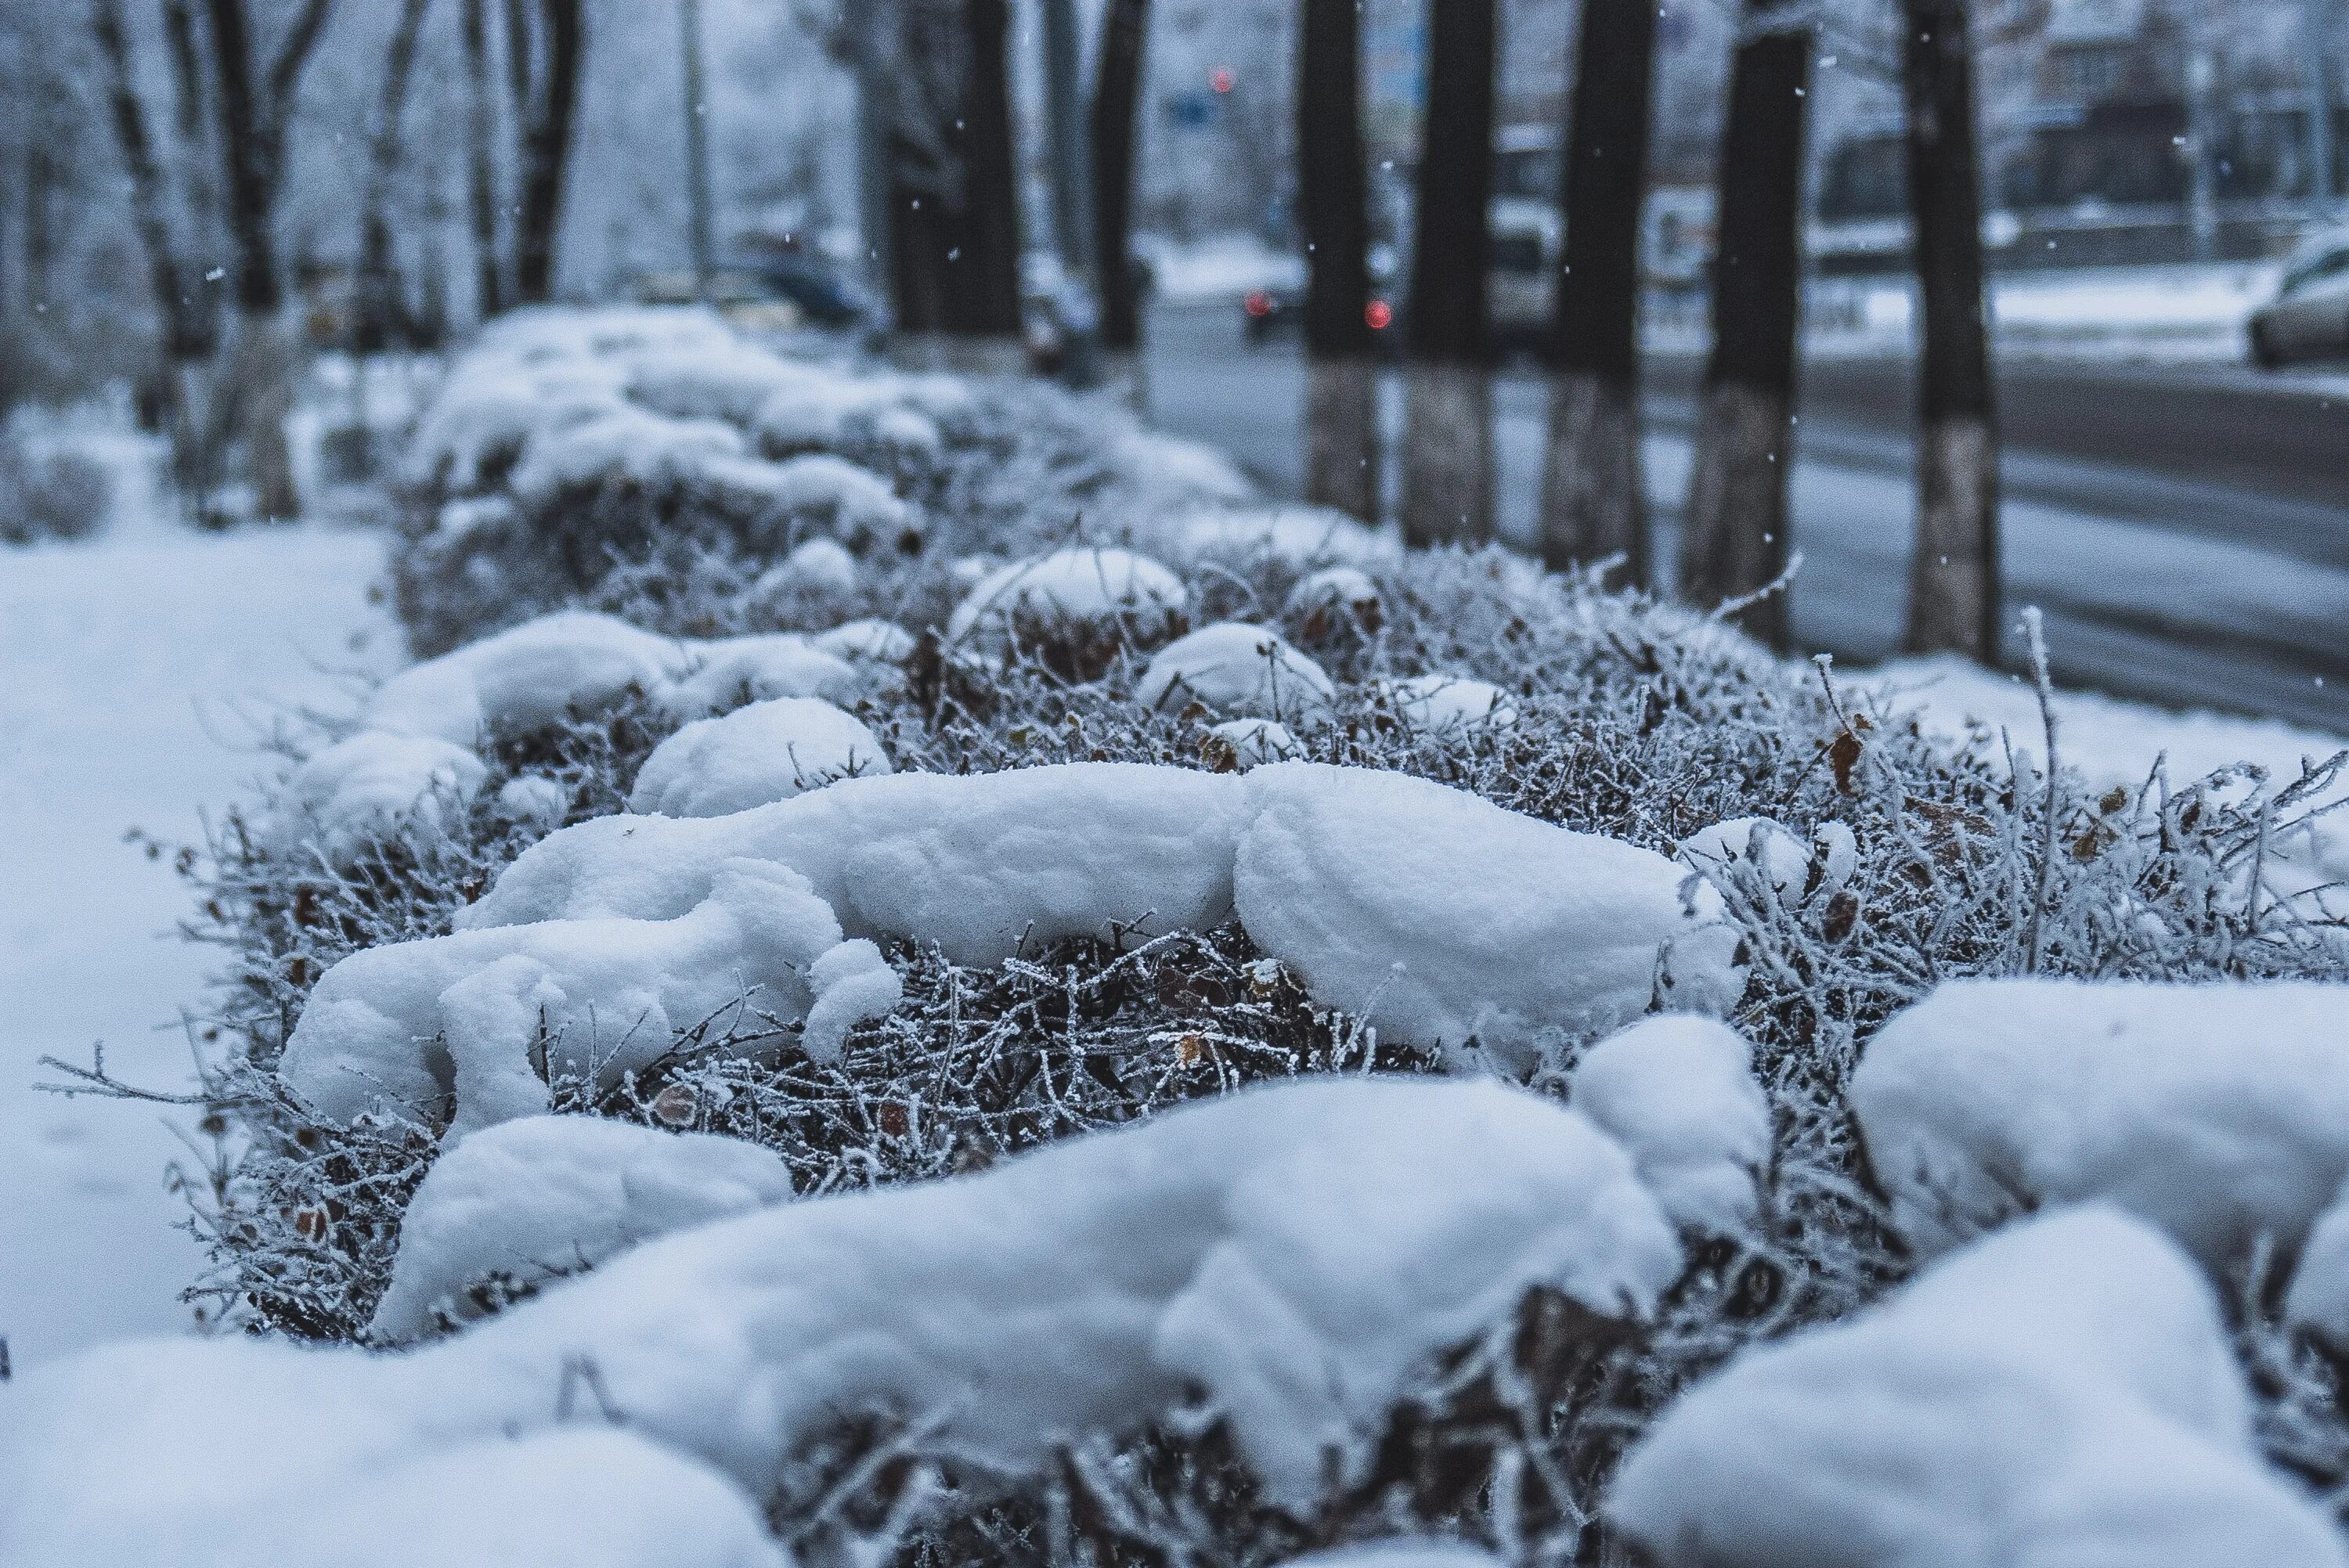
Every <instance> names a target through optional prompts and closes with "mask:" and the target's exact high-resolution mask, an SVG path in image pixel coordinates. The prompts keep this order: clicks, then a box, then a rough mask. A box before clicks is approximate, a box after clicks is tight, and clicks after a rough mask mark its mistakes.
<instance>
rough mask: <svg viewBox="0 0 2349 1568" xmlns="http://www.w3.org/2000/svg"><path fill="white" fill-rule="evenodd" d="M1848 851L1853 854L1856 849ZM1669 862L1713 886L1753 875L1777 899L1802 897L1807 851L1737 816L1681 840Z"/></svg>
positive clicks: (1765, 825)
mask: <svg viewBox="0 0 2349 1568" xmlns="http://www.w3.org/2000/svg"><path fill="white" fill-rule="evenodd" d="M1835 825H1836V826H1838V827H1840V826H1841V824H1840V823H1838V824H1835ZM1850 835H1851V830H1850V829H1848V828H1845V829H1844V830H1843V836H1844V838H1845V839H1848V838H1849V837H1850ZM1838 842H1840V841H1838ZM1853 852H1854V853H1855V854H1856V853H1857V849H1856V848H1855V850H1854V851H1853ZM1673 858H1674V859H1675V860H1678V861H1680V862H1681V863H1682V865H1685V866H1687V867H1689V868H1690V869H1691V870H1693V871H1700V872H1704V873H1705V874H1706V875H1707V876H1708V877H1711V878H1713V879H1714V880H1716V881H1720V880H1723V879H1733V878H1734V877H1735V876H1736V875H1737V874H1738V873H1739V872H1744V871H1748V870H1752V871H1758V872H1761V874H1762V875H1763V876H1764V877H1765V878H1767V879H1768V882H1769V885H1770V887H1771V888H1772V890H1773V891H1774V892H1776V893H1777V894H1778V895H1779V896H1780V897H1781V898H1782V899H1783V898H1787V897H1789V896H1790V895H1799V894H1800V893H1801V892H1803V885H1804V882H1805V881H1806V879H1807V878H1808V876H1809V874H1810V869H1811V850H1810V846H1809V845H1807V844H1806V843H1804V842H1803V841H1802V840H1800V839H1798V838H1796V837H1795V830H1793V829H1792V828H1789V827H1787V826H1786V825H1785V823H1783V822H1777V821H1774V820H1771V819H1770V818H1767V817H1737V818H1733V819H1732V820H1729V821H1726V822H1714V823H1713V824H1711V825H1710V826H1708V827H1703V828H1700V829H1698V830H1696V831H1695V832H1693V833H1691V834H1690V835H1689V836H1688V837H1687V838H1685V839H1682V841H1681V844H1680V848H1679V850H1678V851H1675V853H1674V855H1673ZM1843 870H1844V874H1845V875H1846V876H1848V875H1849V874H1850V867H1849V866H1846V867H1844V868H1843Z"/></svg>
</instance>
